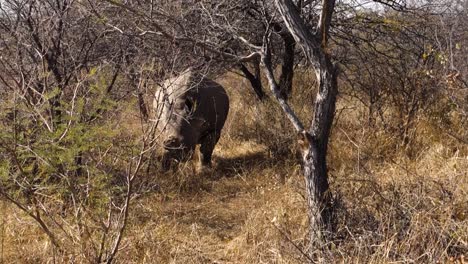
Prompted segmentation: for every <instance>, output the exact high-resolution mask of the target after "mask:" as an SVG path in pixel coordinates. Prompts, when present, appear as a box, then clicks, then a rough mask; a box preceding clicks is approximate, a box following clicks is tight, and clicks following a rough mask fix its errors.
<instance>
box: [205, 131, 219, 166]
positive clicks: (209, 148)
mask: <svg viewBox="0 0 468 264" xmlns="http://www.w3.org/2000/svg"><path fill="white" fill-rule="evenodd" d="M219 136H220V133H219V132H212V133H209V134H208V135H206V136H205V137H203V138H202V139H201V146H200V152H201V154H202V155H201V157H200V162H201V165H202V166H204V167H205V166H206V167H211V156H212V155H213V150H214V147H215V145H216V143H218V140H219Z"/></svg>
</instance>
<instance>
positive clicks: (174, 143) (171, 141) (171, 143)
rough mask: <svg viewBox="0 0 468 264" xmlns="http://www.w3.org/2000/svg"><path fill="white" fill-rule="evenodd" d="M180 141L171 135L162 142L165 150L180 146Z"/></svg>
mask: <svg viewBox="0 0 468 264" xmlns="http://www.w3.org/2000/svg"><path fill="white" fill-rule="evenodd" d="M181 142H182V140H180V139H179V138H177V137H174V136H171V137H169V138H168V139H166V140H164V142H163V147H164V149H166V150H171V149H178V148H181Z"/></svg>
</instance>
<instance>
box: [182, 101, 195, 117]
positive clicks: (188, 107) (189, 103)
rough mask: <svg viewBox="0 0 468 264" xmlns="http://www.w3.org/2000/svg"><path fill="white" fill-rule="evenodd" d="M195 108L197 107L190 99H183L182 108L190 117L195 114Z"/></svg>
mask: <svg viewBox="0 0 468 264" xmlns="http://www.w3.org/2000/svg"><path fill="white" fill-rule="evenodd" d="M196 107H197V104H196V102H195V101H194V100H193V99H192V98H187V99H185V105H184V108H185V111H186V112H187V113H188V114H190V115H191V114H193V112H195V109H196Z"/></svg>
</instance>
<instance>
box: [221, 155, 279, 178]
mask: <svg viewBox="0 0 468 264" xmlns="http://www.w3.org/2000/svg"><path fill="white" fill-rule="evenodd" d="M214 160H215V162H214V163H215V164H213V169H214V172H215V174H217V175H218V176H219V177H227V178H229V177H235V176H237V175H239V174H242V173H244V172H249V171H252V170H254V169H258V168H264V167H265V166H268V164H269V163H270V162H271V161H270V160H269V158H268V157H267V155H266V153H264V152H260V151H259V152H254V153H249V154H247V155H243V156H236V157H219V156H218V157H215V159H214Z"/></svg>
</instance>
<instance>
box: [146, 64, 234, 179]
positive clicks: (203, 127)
mask: <svg viewBox="0 0 468 264" xmlns="http://www.w3.org/2000/svg"><path fill="white" fill-rule="evenodd" d="M153 107H154V110H155V113H156V120H158V125H157V127H158V130H159V131H160V132H161V133H162V134H161V135H162V136H163V139H164V141H163V148H164V152H163V155H162V159H161V161H162V168H163V170H165V171H167V170H168V169H169V168H170V167H171V165H172V164H173V163H174V162H175V161H176V162H180V161H187V160H189V159H191V158H192V155H193V153H194V151H195V146H196V145H197V144H199V145H200V153H201V155H200V163H201V165H202V166H203V167H211V157H212V154H213V150H214V147H215V145H216V143H217V142H218V140H219V137H220V135H221V130H222V129H223V126H224V123H225V121H226V118H227V116H228V112H229V97H228V95H227V93H226V90H225V89H224V88H223V87H222V86H221V85H220V84H218V83H216V82H215V81H213V80H210V79H209V78H207V77H205V76H202V75H201V74H199V73H196V72H195V71H193V70H192V69H188V70H186V71H185V72H183V73H182V74H180V75H178V76H176V77H173V78H169V79H167V80H165V81H164V82H163V84H162V86H161V88H160V89H159V90H158V91H157V92H156V93H155V98H154V101H153Z"/></svg>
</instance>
